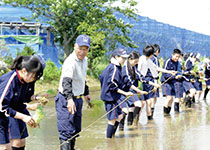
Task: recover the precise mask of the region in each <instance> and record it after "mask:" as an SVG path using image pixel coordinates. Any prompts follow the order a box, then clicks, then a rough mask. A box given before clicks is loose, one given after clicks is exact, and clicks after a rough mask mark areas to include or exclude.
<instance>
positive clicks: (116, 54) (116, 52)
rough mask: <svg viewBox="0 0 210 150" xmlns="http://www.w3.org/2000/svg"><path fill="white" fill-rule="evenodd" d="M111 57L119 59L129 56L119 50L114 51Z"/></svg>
mask: <svg viewBox="0 0 210 150" xmlns="http://www.w3.org/2000/svg"><path fill="white" fill-rule="evenodd" d="M112 55H113V56H121V57H124V58H128V57H129V55H128V54H127V53H126V51H125V50H123V49H121V48H120V49H116V50H114V51H113V53H112Z"/></svg>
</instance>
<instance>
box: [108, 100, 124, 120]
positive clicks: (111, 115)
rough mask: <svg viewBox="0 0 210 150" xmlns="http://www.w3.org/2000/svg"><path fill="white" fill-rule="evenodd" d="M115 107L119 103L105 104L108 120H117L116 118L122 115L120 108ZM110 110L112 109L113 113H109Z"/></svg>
mask: <svg viewBox="0 0 210 150" xmlns="http://www.w3.org/2000/svg"><path fill="white" fill-rule="evenodd" d="M117 105H119V102H117V101H111V102H105V109H106V112H109V113H108V114H107V115H106V116H107V119H108V120H113V119H117V118H118V116H119V115H121V114H122V111H121V108H120V106H117ZM116 106H117V107H116ZM115 107H116V108H115ZM114 108H115V109H114ZM112 109H113V111H111V110H112ZM110 111H111V112H110Z"/></svg>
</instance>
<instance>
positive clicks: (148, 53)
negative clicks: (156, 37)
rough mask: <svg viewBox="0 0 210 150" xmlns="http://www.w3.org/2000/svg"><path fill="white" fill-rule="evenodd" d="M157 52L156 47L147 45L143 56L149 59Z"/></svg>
mask: <svg viewBox="0 0 210 150" xmlns="http://www.w3.org/2000/svg"><path fill="white" fill-rule="evenodd" d="M154 52H155V50H154V47H153V46H152V45H146V46H145V47H144V48H143V55H145V56H147V57H149V56H151V55H153V54H154Z"/></svg>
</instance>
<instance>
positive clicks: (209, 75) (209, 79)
mask: <svg viewBox="0 0 210 150" xmlns="http://www.w3.org/2000/svg"><path fill="white" fill-rule="evenodd" d="M204 74H205V78H206V89H205V91H204V97H203V99H204V100H206V96H207V94H208V92H209V89H210V61H209V60H208V61H207V62H206V63H205V72H204Z"/></svg>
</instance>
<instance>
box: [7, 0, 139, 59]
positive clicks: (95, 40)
mask: <svg viewBox="0 0 210 150" xmlns="http://www.w3.org/2000/svg"><path fill="white" fill-rule="evenodd" d="M118 1H119V0H3V2H5V3H6V4H11V5H13V6H15V7H25V8H28V9H29V10H31V11H32V12H33V16H32V19H40V18H42V19H43V18H44V19H45V22H47V23H49V24H50V25H51V26H52V27H53V29H54V34H55V40H56V41H57V42H59V43H60V45H62V46H63V48H64V53H65V56H68V55H69V54H70V52H71V51H70V50H73V44H74V42H75V39H76V37H77V36H78V35H79V34H87V35H89V36H90V37H91V40H92V42H91V44H92V45H91V51H92V53H96V52H97V53H98V52H99V54H96V55H97V56H98V55H100V56H102V55H104V53H105V45H106V47H107V46H108V48H109V50H113V49H115V48H116V46H117V45H118V44H121V45H123V46H125V47H137V46H136V45H135V44H134V43H133V41H132V40H131V39H130V37H129V36H128V34H129V33H130V32H129V31H130V28H132V25H130V24H128V23H126V22H124V21H123V20H122V19H119V18H117V17H116V14H121V15H123V17H128V18H132V19H135V13H134V11H135V9H134V6H135V5H136V4H137V2H136V1H135V0H120V2H122V3H123V4H124V7H123V8H121V7H119V6H116V5H113V4H114V3H116V2H118ZM46 20H47V21H46ZM98 48H102V51H97V50H96V51H94V50H95V49H98ZM92 59H95V58H93V57H92ZM90 62H92V60H91V59H90Z"/></svg>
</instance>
